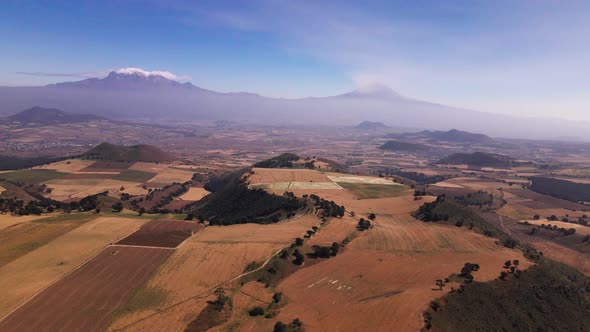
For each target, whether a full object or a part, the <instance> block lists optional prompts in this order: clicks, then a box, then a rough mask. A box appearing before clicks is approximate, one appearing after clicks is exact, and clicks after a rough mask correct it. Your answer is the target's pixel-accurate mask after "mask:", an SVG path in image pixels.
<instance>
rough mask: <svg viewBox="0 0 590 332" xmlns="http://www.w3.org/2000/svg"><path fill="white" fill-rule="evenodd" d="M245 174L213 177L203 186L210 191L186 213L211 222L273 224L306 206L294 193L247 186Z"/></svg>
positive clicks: (237, 173) (240, 172)
mask: <svg viewBox="0 0 590 332" xmlns="http://www.w3.org/2000/svg"><path fill="white" fill-rule="evenodd" d="M244 174H245V172H244V170H242V171H238V172H235V173H231V174H229V175H225V176H222V177H217V178H213V179H212V180H211V181H209V182H208V183H207V184H206V185H205V188H206V189H207V190H209V191H211V194H210V195H208V196H207V197H205V198H204V199H202V200H201V201H199V202H196V203H195V204H192V205H190V206H189V207H188V208H187V210H188V213H189V215H191V216H195V217H196V218H198V219H199V220H208V221H209V223H210V224H212V225H232V224H242V223H249V222H254V223H272V222H277V221H279V220H280V219H282V218H283V216H286V215H292V214H294V212H295V211H296V210H298V209H301V208H303V207H304V206H305V204H306V203H305V201H303V200H301V199H299V198H297V197H295V196H294V195H288V194H285V195H282V196H279V195H274V194H270V193H268V192H266V191H264V190H262V189H250V188H248V185H247V183H246V182H245V180H244V178H243V177H244Z"/></svg>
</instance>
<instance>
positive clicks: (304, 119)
mask: <svg viewBox="0 0 590 332" xmlns="http://www.w3.org/2000/svg"><path fill="white" fill-rule="evenodd" d="M35 105H42V106H44V107H48V108H57V109H62V110H64V111H66V112H70V113H83V114H97V115H100V116H105V117H108V118H111V119H116V120H138V119H141V120H147V121H153V122H158V123H163V122H169V123H171V122H186V121H191V120H231V121H239V122H242V123H245V122H247V123H259V124H314V125H352V124H355V123H359V122H361V121H364V120H370V121H373V122H382V123H384V124H391V125H395V126H397V127H411V128H434V129H437V130H449V129H452V128H457V129H459V130H469V131H477V132H481V133H485V134H488V135H494V136H498V137H515V138H551V137H552V136H555V137H557V136H563V135H575V136H582V137H584V138H590V132H589V131H588V130H587V128H588V127H589V126H590V124H588V123H578V122H569V121H565V120H549V119H531V118H519V117H511V116H507V115H500V114H491V113H484V112H477V111H471V110H465V109H460V108H455V107H450V106H445V105H440V104H435V103H430V102H425V101H420V100H415V99H411V98H407V97H403V96H401V95H400V94H398V93H396V92H395V91H393V90H391V89H389V88H388V87H385V86H381V85H375V86H370V87H366V88H363V89H358V90H355V91H351V92H348V93H344V94H341V95H337V96H330V97H310V98H301V99H281V98H268V97H263V96H260V95H257V94H253V93H222V92H215V91H211V90H206V89H203V88H200V87H197V86H195V85H193V84H191V83H179V82H176V81H173V80H169V79H166V78H165V77H163V76H158V75H143V74H141V73H128V72H121V71H114V72H111V73H110V74H109V75H108V76H106V77H105V78H90V79H85V80H82V81H78V82H67V83H58V84H50V85H47V86H38V87H0V114H4V115H8V114H12V113H15V112H17V111H19V110H22V109H26V108H30V107H33V106H35Z"/></svg>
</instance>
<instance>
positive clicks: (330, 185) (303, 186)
mask: <svg viewBox="0 0 590 332" xmlns="http://www.w3.org/2000/svg"><path fill="white" fill-rule="evenodd" d="M250 188H261V189H266V190H269V191H273V190H307V189H312V190H313V189H318V190H323V189H332V190H333V189H336V190H340V189H342V187H340V186H339V185H338V184H337V183H335V182H271V183H256V184H251V185H250Z"/></svg>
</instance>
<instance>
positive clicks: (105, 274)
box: [0, 247, 172, 331]
mask: <svg viewBox="0 0 590 332" xmlns="http://www.w3.org/2000/svg"><path fill="white" fill-rule="evenodd" d="M171 253H172V251H171V250H167V249H153V248H132V247H108V248H107V249H105V250H103V252H101V253H100V254H99V255H98V256H97V257H95V258H94V259H93V260H92V261H90V262H89V263H88V264H86V265H84V266H83V267H82V268H80V269H79V270H77V271H75V272H74V273H72V274H71V275H69V276H67V277H65V278H64V279H62V280H60V281H59V282H57V283H56V284H54V285H52V286H50V287H49V288H48V289H46V290H45V291H43V292H42V293H41V294H39V295H38V296H36V297H35V298H33V299H32V300H31V301H29V302H28V303H26V304H25V305H24V306H22V307H20V308H19V309H17V310H16V311H15V312H14V313H12V314H11V315H10V316H8V317H7V318H6V319H4V320H3V321H1V322H0V331H98V330H100V329H101V328H102V327H103V326H104V325H105V324H106V323H107V322H108V321H109V320H110V319H111V315H112V314H113V312H114V311H115V310H117V308H118V307H120V306H121V305H122V304H124V303H125V301H127V299H128V298H129V296H130V295H131V293H132V292H133V290H134V289H135V288H136V287H138V286H140V285H142V284H143V283H144V282H145V281H146V280H147V279H148V278H149V277H150V275H151V274H152V272H153V271H154V270H155V269H156V268H157V267H158V266H159V265H160V264H161V263H162V262H164V260H165V259H166V258H168V256H170V254H171Z"/></svg>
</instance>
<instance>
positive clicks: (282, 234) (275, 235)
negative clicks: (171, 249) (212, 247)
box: [191, 215, 319, 243]
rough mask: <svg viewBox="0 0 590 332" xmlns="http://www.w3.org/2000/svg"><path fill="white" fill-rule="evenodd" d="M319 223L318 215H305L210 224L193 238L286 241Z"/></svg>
mask: <svg viewBox="0 0 590 332" xmlns="http://www.w3.org/2000/svg"><path fill="white" fill-rule="evenodd" d="M318 224H319V220H318V218H317V217H316V216H314V215H304V216H301V217H294V218H292V219H290V220H287V221H283V222H279V223H276V224H269V225H260V224H242V225H231V226H210V227H207V228H205V229H204V230H203V231H201V232H199V233H197V234H196V235H195V236H194V237H193V238H194V241H199V242H206V243H239V242H253V243H260V242H266V243H285V242H289V241H292V240H294V239H295V238H296V237H301V236H303V235H304V234H305V231H306V230H308V229H310V228H311V227H312V226H317V225H318ZM191 239H192V238H191Z"/></svg>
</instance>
